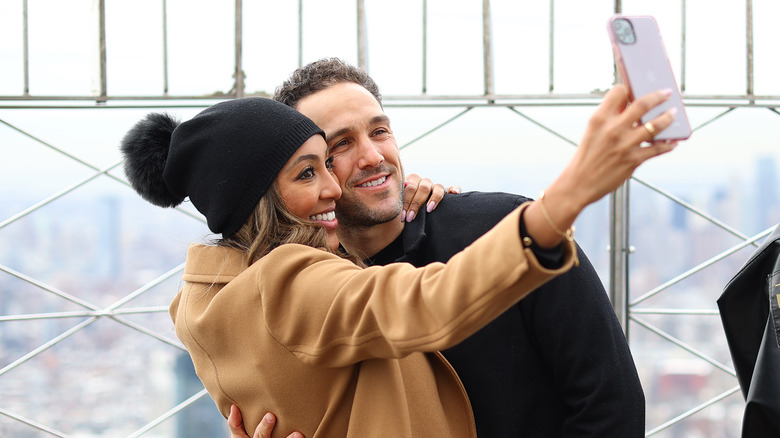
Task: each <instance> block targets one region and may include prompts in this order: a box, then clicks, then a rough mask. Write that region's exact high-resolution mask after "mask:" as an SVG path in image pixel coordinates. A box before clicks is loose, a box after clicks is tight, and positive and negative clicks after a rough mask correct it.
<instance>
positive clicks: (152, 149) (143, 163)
mask: <svg viewBox="0 0 780 438" xmlns="http://www.w3.org/2000/svg"><path fill="white" fill-rule="evenodd" d="M177 126H179V121H178V120H176V119H174V118H173V117H171V116H169V115H168V114H161V113H152V114H149V115H147V116H146V117H145V118H144V119H143V120H141V121H140V122H138V123H136V125H135V126H134V127H133V128H132V129H131V130H130V131H128V132H127V134H126V135H125V137H124V138H123V139H122V144H121V146H120V149H121V151H122V154H123V155H124V157H125V175H127V179H128V180H129V181H130V185H131V186H133V188H134V189H135V191H136V192H138V194H139V195H141V197H142V198H144V199H146V200H147V201H149V202H151V203H152V204H154V205H157V206H160V207H175V206H177V205H179V204H181V203H182V201H184V197H182V196H176V195H174V194H173V193H171V191H170V190H169V189H168V186H167V185H166V184H165V180H164V178H163V171H164V170H165V162H166V161H167V159H168V151H169V150H170V145H171V135H172V134H173V131H174V129H176V127H177Z"/></svg>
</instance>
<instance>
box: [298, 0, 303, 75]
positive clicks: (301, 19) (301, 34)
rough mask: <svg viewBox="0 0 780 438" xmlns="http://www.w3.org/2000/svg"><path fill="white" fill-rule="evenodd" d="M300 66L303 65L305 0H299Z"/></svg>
mask: <svg viewBox="0 0 780 438" xmlns="http://www.w3.org/2000/svg"><path fill="white" fill-rule="evenodd" d="M298 67H303V0H298Z"/></svg>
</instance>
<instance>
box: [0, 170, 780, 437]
mask: <svg viewBox="0 0 780 438" xmlns="http://www.w3.org/2000/svg"><path fill="white" fill-rule="evenodd" d="M777 170H778V168H777V163H776V162H774V160H773V159H771V158H766V159H761V160H759V161H758V162H757V163H756V165H755V172H752V173H750V175H749V176H748V177H746V178H745V180H742V181H736V180H732V181H728V182H724V185H722V186H712V185H706V186H703V187H700V186H697V185H696V184H695V183H693V184H691V185H690V186H679V187H677V186H675V187H666V189H669V190H671V191H673V192H674V193H677V194H678V195H679V196H681V197H682V198H689V200H690V201H692V202H693V203H695V204H696V205H699V206H700V207H701V208H703V209H704V210H706V211H708V212H710V213H712V214H714V215H717V216H718V217H719V218H721V219H722V220H724V221H725V222H727V223H729V224H730V225H732V226H734V227H736V228H739V229H742V230H752V232H754V233H757V232H759V231H761V230H763V229H766V228H767V227H770V226H772V225H773V224H775V223H778V222H780V207H779V206H780V195H779V194H778V187H780V181H778V177H777V174H778V172H777ZM114 186H116V187H115V188H114V189H112V190H103V191H100V192H96V193H91V192H90V191H89V189H85V190H84V192H79V193H74V195H76V196H70V197H69V198H68V199H65V198H63V199H60V200H57V201H55V202H52V203H51V204H49V205H47V206H45V207H43V208H42V209H40V210H37V211H35V212H33V213H32V214H30V215H29V216H27V217H24V218H22V219H20V220H18V221H15V222H14V223H12V224H10V225H9V226H6V227H5V228H2V229H0V265H2V266H5V267H7V268H9V269H10V270H12V271H14V272H15V273H16V274H18V275H19V276H23V277H30V278H34V279H36V280H35V281H39V282H41V283H42V284H43V285H45V286H44V287H49V288H51V289H52V290H51V291H46V290H43V289H42V288H41V287H37V286H34V285H33V284H31V283H30V282H27V281H23V280H22V279H20V278H18V277H17V276H15V275H11V274H10V273H7V272H0V318H6V319H10V318H13V317H14V315H28V316H29V317H28V318H25V319H23V320H10V321H9V320H3V319H0V394H2V396H1V397H0V400H2V402H0V412H2V411H8V412H11V413H13V414H15V415H19V416H22V417H24V418H27V419H29V420H31V421H32V422H35V423H39V424H43V425H47V426H50V427H52V428H54V429H56V430H60V431H67V433H68V436H72V437H97V436H112V437H114V436H116V437H118V436H128V435H131V434H133V433H134V432H135V431H137V430H138V429H140V428H142V427H144V425H146V424H147V423H149V422H151V421H153V420H154V419H156V418H158V417H159V416H162V415H163V414H165V413H166V412H167V411H168V410H169V409H171V408H173V407H174V406H175V405H176V404H177V403H179V402H181V401H183V400H185V399H187V398H189V397H191V396H192V395H193V394H196V393H197V392H198V391H200V390H201V389H202V386H201V385H200V382H199V381H198V380H197V378H196V376H195V375H194V372H193V370H192V368H191V364H190V363H189V359H188V357H187V355H186V353H184V352H183V351H182V350H180V349H179V348H177V347H175V346H174V345H171V344H170V343H167V342H163V341H161V340H159V339H154V338H152V337H150V336H148V335H147V334H145V333H142V332H141V331H139V330H137V329H135V328H134V327H136V326H141V327H143V328H145V329H146V330H151V331H152V332H154V333H155V334H157V335H159V336H160V337H163V338H165V339H169V340H171V341H172V342H173V343H174V344H176V343H177V342H178V341H176V340H175V335H174V333H173V331H172V324H171V322H170V318H169V316H168V314H167V306H168V304H169V302H170V301H171V299H172V298H173V296H174V295H175V293H176V291H177V289H178V287H179V277H180V275H179V273H178V272H177V271H175V268H177V267H178V266H179V265H180V264H181V263H182V262H183V259H184V254H185V250H186V247H187V244H188V243H189V242H197V241H203V240H204V239H207V238H208V230H207V229H206V227H205V226H204V225H203V224H202V222H200V221H199V220H195V219H193V218H192V217H190V216H189V215H186V214H183V213H182V212H180V211H177V210H162V209H159V208H156V207H152V206H150V205H148V204H146V203H145V202H144V201H142V200H140V199H138V198H137V196H136V195H135V194H134V193H133V192H132V191H131V190H130V189H129V188H126V187H119V186H117V185H116V184H114ZM22 193H23V192H14V191H11V190H5V191H4V193H3V194H2V196H3V200H4V202H3V204H2V205H0V217H2V218H7V217H10V216H11V215H13V214H15V213H16V212H18V211H20V210H23V209H24V208H26V207H27V206H29V205H31V204H33V203H35V202H37V201H38V200H37V199H27V198H25V197H24V196H23V195H22ZM631 203H632V211H631V214H632V221H631V223H632V225H633V227H632V229H631V242H632V245H633V246H635V247H636V252H635V253H634V255H633V256H632V262H631V271H630V279H631V290H632V297H631V299H636V298H637V297H639V296H641V295H642V294H644V293H646V292H647V291H648V290H651V289H653V288H654V287H656V286H657V285H659V284H661V283H663V282H665V281H668V280H669V279H670V278H673V277H675V276H677V275H679V274H680V273H681V272H684V271H686V270H687V269H690V268H692V267H694V266H696V265H698V264H700V263H702V262H704V261H706V260H707V259H709V258H711V257H714V256H715V255H717V254H718V253H720V252H721V251H725V250H727V249H728V248H729V247H730V246H733V245H735V244H736V243H738V242H739V239H738V238H736V237H734V236H731V235H730V234H728V233H725V232H724V231H723V230H720V229H717V228H716V227H714V226H713V225H712V224H709V223H707V222H706V221H703V220H701V219H700V218H698V217H696V216H695V215H693V214H691V213H690V212H687V211H685V210H684V209H683V208H682V207H680V206H679V205H677V204H674V203H671V202H669V201H668V200H666V199H663V198H662V197H660V196H657V195H656V194H654V193H651V192H649V191H648V190H647V189H645V188H643V187H642V186H641V185H639V184H636V183H633V184H632V189H631ZM607 223H608V215H607V209H606V205H605V201H602V203H601V204H599V205H596V206H593V207H590V208H589V209H588V210H586V212H585V213H584V214H583V216H582V217H581V218H580V220H579V221H578V224H577V225H578V233H577V236H578V241H579V242H580V244H581V245H582V246H583V247H584V248H585V250H586V252H588V254H589V256H590V258H591V259H592V262H593V263H594V265H595V266H596V267H597V269H598V271H599V273H600V274H601V275H602V278H606V277H605V275H607V273H608V260H607V253H606V251H605V248H606V246H607V245H608V235H607V233H606V224H607ZM751 252H752V247H750V248H747V249H746V250H743V251H741V252H739V253H736V254H734V255H732V256H730V257H727V258H726V259H724V260H722V261H720V262H718V263H717V264H715V265H714V266H713V267H712V268H710V269H708V270H705V271H704V272H703V273H700V274H696V275H694V276H691V277H690V278H688V279H686V280H684V281H682V282H680V283H678V284H676V285H674V286H672V287H670V288H669V289H668V290H665V291H664V292H663V293H660V294H658V295H657V296H654V297H652V298H650V299H648V300H646V301H644V302H643V303H641V306H637V308H653V309H677V310H680V309H709V310H714V309H716V305H715V300H716V299H717V297H718V296H719V294H720V292H721V291H722V289H723V287H724V286H725V284H726V283H727V282H728V280H729V279H730V278H731V276H732V275H734V273H736V271H737V270H738V269H739V267H740V266H741V264H742V263H743V262H744V261H745V260H746V258H747V257H748V256H749V255H750V253H751ZM171 270H174V271H173V272H172V273H171V272H169V271H171ZM149 283H151V284H153V285H154V286H152V287H151V288H149V289H148V290H146V291H145V292H144V293H140V294H139V295H138V296H137V297H136V298H134V299H132V300H131V301H129V302H126V303H124V302H123V303H122V304H121V305H120V306H119V307H118V309H119V310H122V311H125V313H123V314H122V315H119V316H114V317H103V318H94V317H87V316H79V315H78V314H77V312H80V311H81V312H83V311H85V310H91V309H90V306H92V309H103V308H108V307H111V306H112V305H113V304H114V303H116V302H118V300H121V299H122V298H123V297H125V296H126V295H128V294H129V293H130V292H132V291H135V290H140V288H143V287H144V285H146V284H149ZM605 283H606V281H605ZM57 293H59V295H60V296H58V295H57ZM150 309H151V310H150ZM44 314H46V316H48V317H42V315H44ZM638 317H639V318H641V320H642V321H646V322H648V323H649V324H651V325H652V326H654V327H657V328H659V329H661V330H663V331H664V332H666V333H669V334H671V335H672V336H674V337H676V338H678V339H681V340H683V341H684V342H685V343H686V344H688V345H691V346H693V347H694V348H695V349H696V350H698V351H701V352H703V353H705V354H706V355H708V356H709V357H711V358H713V359H715V360H717V361H718V362H720V363H722V364H725V365H726V366H728V367H731V360H730V357H729V352H728V349H727V346H726V344H725V339H724V337H723V331H722V327H721V324H720V319H719V318H718V316H717V315H712V314H709V315H664V314H652V313H649V314H646V315H645V314H642V315H639V316H638ZM81 325H84V326H85V327H84V328H83V329H82V330H78V331H75V332H74V333H73V334H72V335H71V336H68V337H66V338H65V339H63V340H62V341H61V342H59V343H57V344H55V345H54V346H52V347H51V348H48V349H46V350H45V351H43V352H42V353H40V354H38V355H35V356H34V357H32V358H30V359H29V360H27V361H26V362H24V363H23V364H22V365H21V366H13V367H11V368H10V369H6V368H7V367H9V365H11V364H14V363H16V362H17V361H20V360H22V361H24V360H25V359H24V358H25V356H26V355H27V354H28V353H30V352H31V351H34V350H35V349H36V348H38V347H39V346H41V345H43V344H45V343H46V342H48V341H50V340H51V339H54V338H56V337H58V336H61V334H63V333H68V331H69V330H71V329H73V328H74V327H80V326H81ZM629 337H630V343H631V348H632V350H633V353H634V356H635V360H636V363H637V367H638V369H639V371H640V375H641V378H642V381H643V385H644V388H645V392H646V395H647V401H648V423H647V428H648V430H649V429H652V428H654V427H657V426H658V425H659V424H661V423H663V422H665V421H667V420H668V419H669V418H673V417H674V416H676V415H679V414H682V413H684V412H685V411H687V410H688V409H691V408H692V407H695V406H697V405H698V404H700V403H703V402H705V401H707V400H709V399H710V398H712V397H715V396H717V395H718V394H721V393H723V392H724V391H727V390H728V389H729V388H732V387H734V386H735V385H736V379H735V378H734V377H733V376H732V375H730V374H729V373H727V372H724V371H723V370H720V369H717V368H716V367H714V366H712V365H711V364H709V363H707V362H705V361H703V360H701V359H699V358H697V357H695V356H693V355H691V354H690V353H688V352H686V351H684V350H682V349H681V348H679V347H677V346H675V345H673V344H672V343H669V342H667V341H666V340H665V339H663V338H662V337H660V336H658V335H657V334H655V333H653V332H652V331H649V330H647V329H646V328H645V327H643V326H641V325H640V324H637V322H635V321H634V322H631V323H630V325H629ZM743 405H744V402H743V400H742V396H741V394H740V393H739V392H736V393H734V394H732V395H730V396H728V397H727V399H726V400H725V402H723V403H719V404H717V405H715V406H713V407H709V408H706V409H704V410H703V411H702V412H700V413H698V414H696V415H694V416H693V417H691V418H690V419H687V420H684V421H682V422H680V423H679V424H677V425H675V426H672V427H671V428H669V429H667V430H665V431H664V432H663V433H661V434H659V436H668V437H698V436H701V437H710V438H717V437H737V436H739V430H740V424H741V414H742V408H743ZM0 436H3V437H30V436H49V435H48V434H45V433H44V432H38V431H36V430H34V429H32V428H31V427H30V426H28V425H25V424H23V423H21V422H19V421H16V420H13V419H9V418H7V417H5V416H2V415H0ZM144 436H165V437H171V436H178V437H200V436H202V437H211V436H227V431H226V428H225V423H224V420H223V419H222V418H221V416H220V415H219V413H217V412H216V409H215V407H214V405H213V403H212V402H211V400H209V399H208V398H207V397H206V398H204V399H202V400H201V402H199V403H198V404H196V405H193V406H191V407H188V408H185V409H184V411H183V412H182V413H180V414H178V415H176V416H174V417H173V418H172V419H170V420H168V421H163V422H162V423H161V424H160V425H158V426H156V427H155V428H153V429H152V430H151V431H149V432H147V433H146V434H145V435H144Z"/></svg>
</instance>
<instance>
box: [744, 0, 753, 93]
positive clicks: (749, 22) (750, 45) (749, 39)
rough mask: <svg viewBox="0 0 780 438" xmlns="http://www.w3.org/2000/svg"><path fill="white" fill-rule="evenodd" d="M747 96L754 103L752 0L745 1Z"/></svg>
mask: <svg viewBox="0 0 780 438" xmlns="http://www.w3.org/2000/svg"><path fill="white" fill-rule="evenodd" d="M746 3H747V25H746V26H745V27H747V96H748V99H750V103H755V101H756V97H755V90H753V0H747V2H746Z"/></svg>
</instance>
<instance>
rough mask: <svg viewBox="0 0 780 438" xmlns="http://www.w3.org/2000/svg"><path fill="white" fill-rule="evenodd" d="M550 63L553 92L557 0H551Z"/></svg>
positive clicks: (550, 90)
mask: <svg viewBox="0 0 780 438" xmlns="http://www.w3.org/2000/svg"><path fill="white" fill-rule="evenodd" d="M549 61H550V63H549V70H550V71H549V73H550V77H549V81H550V83H549V85H550V88H549V90H548V91H549V92H550V93H552V92H553V90H554V89H555V84H554V81H553V77H554V73H555V0H550V60H549Z"/></svg>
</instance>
